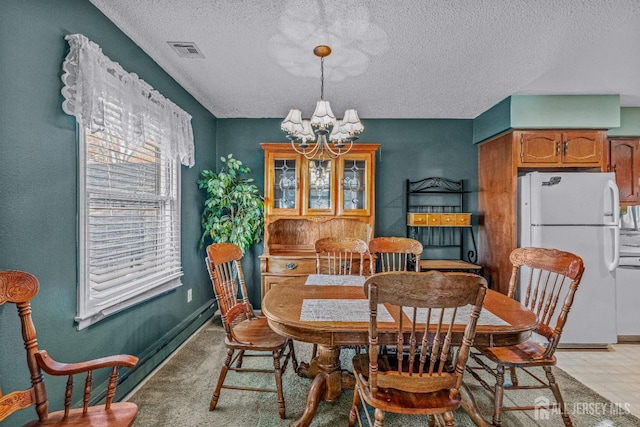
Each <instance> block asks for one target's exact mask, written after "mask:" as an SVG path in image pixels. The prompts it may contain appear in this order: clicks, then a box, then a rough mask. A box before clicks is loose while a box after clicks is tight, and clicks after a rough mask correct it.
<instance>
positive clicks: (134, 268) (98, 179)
mask: <svg viewBox="0 0 640 427" xmlns="http://www.w3.org/2000/svg"><path fill="white" fill-rule="evenodd" d="M67 40H69V44H70V45H71V51H70V53H69V56H67V59H66V60H65V64H64V65H63V68H64V70H65V75H63V81H64V82H65V83H66V85H67V86H66V87H65V88H64V89H63V94H64V95H65V102H64V103H63V109H64V110H65V111H66V112H67V113H69V114H73V115H75V116H76V119H77V122H78V126H79V129H80V132H79V135H80V137H79V165H78V169H79V174H78V176H79V183H78V189H79V190H78V191H79V206H80V207H79V210H80V212H79V215H78V218H79V257H78V259H79V261H78V263H79V283H78V313H77V316H76V318H75V320H76V321H77V322H78V328H79V329H82V328H84V327H86V326H88V325H91V324H93V323H95V322H97V321H99V320H100V319H102V318H104V317H105V316H108V315H110V314H112V313H115V312H117V311H120V310H122V309H125V308H127V307H130V306H132V305H134V304H137V303H138V302H140V301H144V300H147V299H149V298H152V297H154V296H157V295H159V294H161V293H163V292H166V291H168V290H171V289H174V288H176V287H178V286H180V285H181V282H180V277H181V276H182V274H183V273H182V267H181V262H180V255H181V253H180V162H179V161H178V158H181V159H182V163H183V164H187V165H188V166H192V165H193V136H192V131H191V124H190V120H191V116H189V115H188V114H186V113H185V112H184V111H182V110H180V109H179V108H178V107H177V106H175V105H174V104H173V103H171V101H169V100H167V99H165V98H163V97H162V96H161V95H160V94H158V93H157V92H156V91H154V90H153V89H152V88H151V87H150V86H149V85H147V84H146V83H144V82H143V81H142V80H140V79H138V78H137V76H135V75H133V74H129V73H126V72H125V71H124V70H122V68H121V67H120V66H119V65H118V64H117V63H114V62H111V61H110V60H109V59H108V58H106V57H105V56H104V55H103V54H102V52H101V51H100V49H99V47H98V46H97V45H95V44H94V43H92V42H89V41H88V40H87V39H86V38H85V37H84V36H81V35H73V36H67ZM83 63H87V65H86V66H87V67H88V68H86V69H84V68H83ZM96 87H97V89H96Z"/></svg>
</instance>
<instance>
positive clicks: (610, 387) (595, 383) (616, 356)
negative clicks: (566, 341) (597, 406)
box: [556, 343, 640, 417]
mask: <svg viewBox="0 0 640 427" xmlns="http://www.w3.org/2000/svg"><path fill="white" fill-rule="evenodd" d="M556 358H557V359H558V367H559V368H560V369H562V370H564V371H565V372H567V373H568V374H569V375H571V376H573V377H574V378H575V379H577V380H578V381H580V382H582V383H583V384H585V385H587V386H588V387H589V388H591V389H592V390H594V391H595V392H597V393H599V394H600V395H602V396H604V397H606V398H607V399H609V400H611V401H612V402H615V403H621V404H623V405H624V407H625V408H627V407H628V409H629V410H630V412H631V413H632V414H634V415H635V416H637V417H640V343H633V344H614V345H612V346H611V347H610V348H609V349H608V350H605V349H603V350H575V349H571V350H570V349H558V350H556ZM627 404H628V405H627Z"/></svg>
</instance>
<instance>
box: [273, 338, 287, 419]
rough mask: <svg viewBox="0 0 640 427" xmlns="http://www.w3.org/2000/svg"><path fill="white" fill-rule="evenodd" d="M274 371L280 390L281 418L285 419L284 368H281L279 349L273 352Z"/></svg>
mask: <svg viewBox="0 0 640 427" xmlns="http://www.w3.org/2000/svg"><path fill="white" fill-rule="evenodd" d="M273 371H274V374H275V377H276V389H277V390H278V412H279V413H280V418H282V419H283V420H284V418H285V412H284V394H283V393H282V369H280V354H279V352H278V351H274V352H273Z"/></svg>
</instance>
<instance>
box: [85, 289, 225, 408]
mask: <svg viewBox="0 0 640 427" xmlns="http://www.w3.org/2000/svg"><path fill="white" fill-rule="evenodd" d="M216 308H217V305H216V303H215V299H211V300H209V301H207V303H205V304H203V305H202V306H200V307H199V308H198V309H197V310H195V311H194V312H193V313H192V314H191V315H190V316H189V317H187V318H186V319H185V320H183V321H182V322H180V323H179V324H178V325H176V326H175V327H174V328H173V329H171V330H170V331H169V332H167V333H166V334H165V335H164V336H163V337H162V338H161V339H159V340H158V341H157V342H156V343H155V345H154V346H152V347H149V348H148V349H147V350H146V351H145V352H144V353H142V354H140V355H139V356H138V363H137V364H136V366H135V367H134V368H132V369H124V370H122V371H121V373H120V377H119V378H118V388H117V393H116V397H115V400H117V401H120V400H126V398H127V397H128V396H129V395H130V394H131V393H132V392H133V391H134V390H135V389H136V388H137V387H138V385H139V384H140V383H142V382H143V381H144V380H145V379H146V378H147V377H148V376H150V375H151V374H152V373H153V372H154V371H155V370H156V369H157V368H158V367H159V366H160V365H161V364H162V363H163V362H164V361H165V360H167V359H168V358H170V357H171V356H172V354H174V353H175V351H177V350H178V349H179V348H180V346H181V345H183V344H184V343H186V341H188V340H189V338H190V337H191V336H193V334H194V333H195V332H196V331H198V330H199V329H200V327H202V326H203V325H204V324H205V323H206V322H207V320H209V319H211V318H212V317H213V315H214V313H215V311H216ZM102 389H104V391H102V392H101V393H100V392H99V391H101V390H102ZM94 390H95V391H96V392H97V393H96V394H95V395H94V396H95V397H94V398H93V399H92V401H91V404H92V405H94V404H97V403H98V402H100V401H101V400H102V399H103V398H104V396H105V394H106V384H105V385H104V387H98V388H94Z"/></svg>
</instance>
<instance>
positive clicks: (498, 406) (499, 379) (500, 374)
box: [493, 364, 504, 427]
mask: <svg viewBox="0 0 640 427" xmlns="http://www.w3.org/2000/svg"><path fill="white" fill-rule="evenodd" d="M503 395H504V365H501V364H498V366H497V367H496V390H495V396H494V407H493V425H494V426H497V427H500V426H501V425H502V424H501V421H500V418H501V417H502V398H503Z"/></svg>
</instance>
